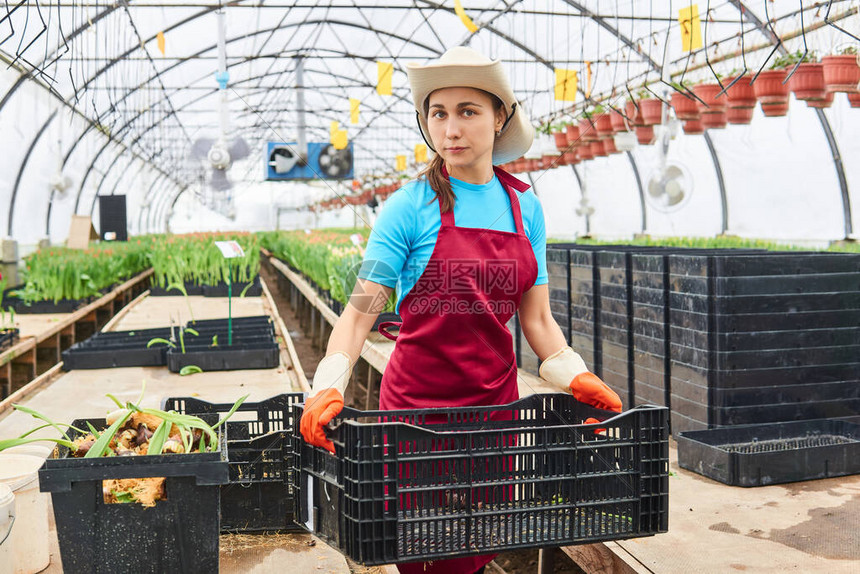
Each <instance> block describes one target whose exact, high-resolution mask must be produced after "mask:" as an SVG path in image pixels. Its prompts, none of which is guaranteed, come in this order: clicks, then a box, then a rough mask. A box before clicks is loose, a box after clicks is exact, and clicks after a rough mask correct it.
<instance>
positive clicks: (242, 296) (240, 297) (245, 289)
mask: <svg viewBox="0 0 860 574" xmlns="http://www.w3.org/2000/svg"><path fill="white" fill-rule="evenodd" d="M253 286H254V282H253V281H251V282H250V283H248V284H247V285H246V286H245V288H244V289H242V292H241V293H240V294H239V299H243V298H244V297H245V293H247V292H248V289H250V288H251V287H253Z"/></svg>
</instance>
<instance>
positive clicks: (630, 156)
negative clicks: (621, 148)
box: [625, 151, 648, 234]
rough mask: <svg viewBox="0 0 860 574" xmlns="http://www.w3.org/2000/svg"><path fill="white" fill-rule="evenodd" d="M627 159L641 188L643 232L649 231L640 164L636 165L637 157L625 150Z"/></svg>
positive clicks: (637, 185)
mask: <svg viewBox="0 0 860 574" xmlns="http://www.w3.org/2000/svg"><path fill="white" fill-rule="evenodd" d="M625 155H627V159H628V160H629V161H630V168H631V169H632V170H633V177H635V178H636V187H637V188H638V189H639V205H640V207H641V208H642V233H643V234H645V233H646V232H647V231H648V212H647V211H646V210H645V207H646V205H645V188H644V187H642V178H641V177H640V176H639V166H637V165H636V158H635V157H633V154H632V153H631V152H629V151H628V152H625Z"/></svg>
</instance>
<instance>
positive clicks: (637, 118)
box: [624, 101, 642, 127]
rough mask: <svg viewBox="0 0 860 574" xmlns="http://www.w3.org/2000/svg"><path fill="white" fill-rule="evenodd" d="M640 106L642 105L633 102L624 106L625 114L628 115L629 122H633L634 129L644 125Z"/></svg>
mask: <svg viewBox="0 0 860 574" xmlns="http://www.w3.org/2000/svg"><path fill="white" fill-rule="evenodd" d="M639 105H640V104H639V103H638V102H633V101H629V102H627V103H626V104H624V112H625V113H626V114H627V121H629V122H631V125H632V127H636V126H641V125H642V117H641V115H640V113H639V111H640V108H639Z"/></svg>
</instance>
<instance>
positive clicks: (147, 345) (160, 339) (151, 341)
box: [146, 337, 176, 349]
mask: <svg viewBox="0 0 860 574" xmlns="http://www.w3.org/2000/svg"><path fill="white" fill-rule="evenodd" d="M156 343H164V344H165V345H169V346H170V347H172V348H174V349H175V348H176V344H175V343H173V342H172V341H168V340H167V339H162V338H161V337H155V338H154V339H150V340H149V343H147V344H146V348H147V349H148V348H150V347H151V346H153V345H155V344H156Z"/></svg>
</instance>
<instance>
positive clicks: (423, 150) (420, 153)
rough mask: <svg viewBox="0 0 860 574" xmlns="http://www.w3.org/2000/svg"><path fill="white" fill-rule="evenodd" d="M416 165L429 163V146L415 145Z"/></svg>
mask: <svg viewBox="0 0 860 574" xmlns="http://www.w3.org/2000/svg"><path fill="white" fill-rule="evenodd" d="M415 163H427V146H426V145H424V144H415Z"/></svg>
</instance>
